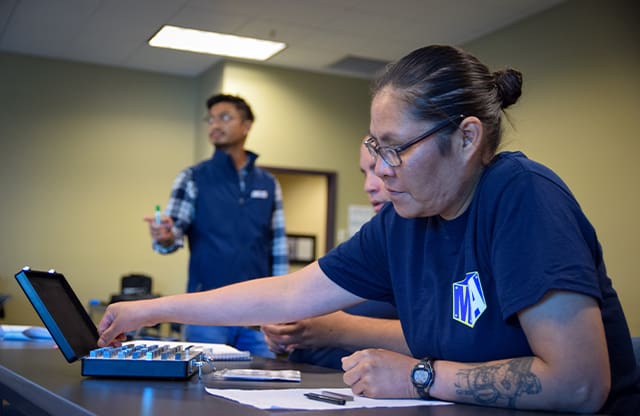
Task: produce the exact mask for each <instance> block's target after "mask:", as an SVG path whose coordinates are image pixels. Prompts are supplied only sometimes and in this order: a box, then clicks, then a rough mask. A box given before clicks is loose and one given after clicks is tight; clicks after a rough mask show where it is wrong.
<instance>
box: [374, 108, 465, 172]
mask: <svg viewBox="0 0 640 416" xmlns="http://www.w3.org/2000/svg"><path fill="white" fill-rule="evenodd" d="M463 118H464V116H463V115H462V114H461V115H459V116H458V117H456V121H457V120H459V121H458V123H459V122H460V121H462V119H463ZM449 124H455V125H457V123H455V122H454V120H450V119H446V120H443V121H441V122H440V123H438V124H436V125H435V126H434V127H433V128H431V129H429V130H428V131H427V132H425V133H424V134H421V135H420V136H418V137H416V138H413V139H411V140H409V141H408V142H406V143H404V144H401V145H400V146H380V144H379V143H378V139H376V138H375V137H373V136H371V135H369V137H368V138H367V140H365V142H364V145H365V147H366V148H367V150H368V151H369V153H370V154H371V156H372V157H373V158H376V157H378V155H379V156H380V157H381V158H382V160H384V162H385V163H386V164H387V165H389V166H391V167H392V168H396V167H398V166H400V165H401V164H402V159H401V158H400V153H402V152H404V151H405V150H407V149H408V148H410V147H411V146H413V145H414V144H416V143H419V142H421V141H422V140H425V139H426V138H428V137H429V136H432V135H434V134H436V133H437V132H439V131H440V130H442V129H443V128H445V127H446V126H447V125H449Z"/></svg>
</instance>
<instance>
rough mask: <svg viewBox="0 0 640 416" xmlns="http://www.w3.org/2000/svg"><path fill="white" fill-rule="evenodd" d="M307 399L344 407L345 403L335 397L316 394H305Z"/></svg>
mask: <svg viewBox="0 0 640 416" xmlns="http://www.w3.org/2000/svg"><path fill="white" fill-rule="evenodd" d="M304 395H305V396H307V398H308V399H311V400H317V401H319V402H326V403H331V404H339V405H341V406H344V405H345V404H346V403H347V402H346V401H345V400H344V399H338V398H337V397H331V396H325V395H322V394H318V393H305V394H304Z"/></svg>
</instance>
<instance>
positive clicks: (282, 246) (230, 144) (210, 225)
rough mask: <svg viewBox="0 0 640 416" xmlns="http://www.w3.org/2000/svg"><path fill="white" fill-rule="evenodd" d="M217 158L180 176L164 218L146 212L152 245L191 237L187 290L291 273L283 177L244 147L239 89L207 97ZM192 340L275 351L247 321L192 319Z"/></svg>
mask: <svg viewBox="0 0 640 416" xmlns="http://www.w3.org/2000/svg"><path fill="white" fill-rule="evenodd" d="M207 108H208V110H209V112H208V115H207V117H205V120H204V121H205V122H206V123H207V125H208V136H209V142H210V143H211V144H212V145H213V146H214V148H215V151H214V154H213V157H212V158H211V159H209V160H206V161H203V162H201V163H199V164H197V165H195V166H191V167H189V168H186V169H184V170H183V171H182V172H180V174H178V176H177V178H176V179H175V181H174V184H173V189H172V191H171V197H170V199H169V202H168V204H167V207H166V210H165V213H166V215H163V216H162V217H161V222H160V223H157V221H156V219H155V218H153V217H145V221H147V222H148V223H149V230H150V233H151V238H152V240H153V243H152V244H153V249H154V250H155V251H157V252H159V253H161V254H168V253H173V252H174V251H176V250H178V249H179V248H181V247H184V237H185V236H186V237H187V238H188V240H189V250H190V258H189V281H188V285H187V291H188V292H198V291H204V290H209V289H214V288H218V287H222V286H226V285H229V284H232V283H236V282H239V281H243V280H249V279H254V278H258V277H264V276H271V275H274V276H276V275H282V274H286V273H287V272H288V256H287V241H286V233H285V226H284V211H283V209H282V191H281V188H280V184H279V183H278V181H277V180H276V179H275V178H274V177H273V175H271V174H270V173H268V172H266V171H265V170H263V169H261V168H259V167H257V166H256V165H255V161H256V159H257V157H258V156H257V155H256V154H255V153H253V152H250V151H247V150H245V142H246V139H247V135H248V133H249V130H250V129H251V126H252V124H253V121H254V119H255V118H254V115H253V112H252V110H251V107H250V106H249V105H248V104H247V102H246V101H245V100H244V99H242V98H240V97H237V96H233V95H225V94H218V95H214V96H212V97H210V98H209V99H208V100H207ZM184 335H185V339H186V340H187V341H191V342H209V343H222V344H228V345H232V346H234V347H236V348H238V349H240V350H244V351H250V352H251V353H252V354H254V355H260V356H267V357H272V356H273V353H272V352H271V351H269V348H268V347H267V345H266V343H265V341H264V338H263V336H262V334H261V333H260V331H258V330H256V329H253V328H246V327H212V326H199V325H187V326H185V332H184Z"/></svg>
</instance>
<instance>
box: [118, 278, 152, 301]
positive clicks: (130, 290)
mask: <svg viewBox="0 0 640 416" xmlns="http://www.w3.org/2000/svg"><path fill="white" fill-rule="evenodd" d="M152 282H153V279H152V278H151V276H147V275H146V274H128V275H126V276H122V278H121V279H120V293H118V294H115V295H111V302H110V303H114V302H122V301H126V300H140V299H149V298H153V297H156V295H153V294H152V292H151V287H152Z"/></svg>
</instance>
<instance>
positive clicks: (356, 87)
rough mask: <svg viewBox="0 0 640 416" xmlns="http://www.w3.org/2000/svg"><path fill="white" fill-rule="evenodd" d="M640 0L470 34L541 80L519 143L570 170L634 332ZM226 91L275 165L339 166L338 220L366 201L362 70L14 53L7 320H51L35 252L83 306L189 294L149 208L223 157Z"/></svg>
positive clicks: (477, 47) (8, 120) (1, 74)
mask: <svg viewBox="0 0 640 416" xmlns="http://www.w3.org/2000/svg"><path fill="white" fill-rule="evenodd" d="M636 10H637V8H636V6H635V4H634V2H633V1H632V0H626V1H622V0H617V1H606V2H605V1H599V0H572V1H569V2H567V3H566V4H563V5H561V6H560V7H558V8H556V9H553V10H551V11H549V12H547V13H544V14H541V15H539V16H535V17H533V18H531V19H529V20H527V21H524V22H521V23H518V24H517V25H514V26H512V27H510V28H507V29H505V30H503V31H501V32H499V33H497V34H494V35H491V36H488V37H485V38H483V39H481V40H479V41H476V42H473V43H470V44H468V45H465V47H467V48H468V49H470V50H471V51H472V52H474V53H476V54H477V55H478V56H479V57H480V58H481V59H482V60H484V61H486V62H487V63H488V64H489V65H491V66H492V67H494V68H497V67H501V66H504V65H512V66H514V67H516V68H519V69H521V70H522V71H523V72H524V76H525V87H524V96H523V98H522V100H521V102H520V103H519V104H517V106H516V107H514V109H513V111H512V112H511V114H512V120H513V124H514V127H515V129H510V130H509V131H508V135H507V139H508V140H509V142H510V147H516V148H521V149H524V150H525V152H526V153H527V154H528V155H529V156H530V157H532V158H534V159H537V160H540V161H542V162H544V163H545V164H547V165H549V166H550V167H552V168H553V169H555V170H556V171H557V172H558V173H559V174H560V175H561V176H562V177H563V178H564V179H565V180H566V181H567V183H568V184H569V186H570V187H571V188H572V189H573V191H574V193H575V194H576V196H577V198H578V199H579V201H580V202H581V204H582V206H583V207H584V209H585V211H586V212H587V214H588V216H589V217H590V218H591V220H592V222H593V224H594V225H595V227H596V228H597V230H598V234H599V236H600V238H601V241H602V243H603V247H604V253H605V258H606V260H607V265H608V268H609V272H610V275H611V276H612V278H613V281H614V285H615V286H616V288H617V289H618V291H619V293H620V296H621V299H622V302H623V306H624V307H625V310H626V313H627V317H628V319H629V323H630V326H631V329H632V333H633V334H634V335H640V303H639V302H638V301H637V299H638V297H639V295H640V283H638V282H637V281H636V279H635V276H634V272H635V267H634V266H635V265H634V264H633V259H634V258H635V255H636V251H637V247H638V243H637V241H636V239H635V236H636V235H638V234H639V231H640V230H639V228H640V226H639V225H638V223H637V222H636V221H635V219H636V215H634V214H635V212H634V210H635V207H636V206H637V205H638V202H639V199H640V198H639V191H638V185H637V179H638V178H639V177H640V175H639V170H640V167H638V163H637V161H636V160H635V159H636V158H635V155H636V154H638V153H640V152H639V150H640V149H639V148H640V140H639V139H638V137H637V136H638V135H637V133H636V130H635V129H634V128H633V127H634V124H633V122H634V121H635V120H634V119H635V117H637V116H638V109H639V108H640V105H639V104H640V102H639V101H640V80H639V79H638V76H637V74H638V68H640V56H639V50H638V46H637V39H639V38H640V36H638V35H639V34H638V29H637V26H636V22H635V17H636V16H637V12H636ZM219 90H225V91H226V92H231V93H239V94H242V95H244V96H246V98H247V99H248V100H249V101H250V102H251V103H252V105H253V106H254V109H255V110H256V114H257V121H256V124H255V126H254V129H253V131H252V132H251V136H250V139H249V142H248V147H249V148H250V149H252V150H255V151H257V152H258V153H260V154H261V157H260V159H259V162H260V163H262V164H264V165H268V166H274V167H291V168H302V169H318V170H333V171H336V172H338V175H339V176H338V212H337V224H338V225H337V227H338V228H342V229H344V228H346V211H347V209H346V207H347V205H348V204H350V203H358V204H359V203H366V200H365V199H364V196H363V195H362V186H361V185H362V184H361V176H360V174H359V173H358V171H357V170H356V169H357V166H356V165H355V161H356V160H357V151H358V148H357V147H358V144H359V138H360V135H361V134H362V133H364V132H365V131H366V129H367V125H368V114H367V113H368V108H367V107H368V85H367V83H366V82H364V81H362V80H356V79H350V78H342V77H330V76H326V75H320V74H313V73H305V72H298V71H290V70H284V69H279V68H270V67H263V66H260V65H252V64H245V63H228V64H226V65H222V66H217V67H215V68H213V69H212V70H210V71H209V72H207V73H206V74H204V75H203V76H202V77H200V78H198V79H184V78H178V77H171V76H161V75H157V74H152V73H143V72H137V71H126V70H121V69H113V68H105V67H99V66H91V65H82V64H75V63H67V62H60V61H51V60H46V59H35V58H26V57H21V56H15V55H7V54H0V170H1V176H0V185H1V188H0V189H2V191H3V193H2V216H1V217H0V233H1V237H0V238H1V240H0V241H1V243H0V291H2V292H7V291H8V292H10V293H12V294H13V299H12V300H11V301H9V303H8V305H7V318H8V322H9V323H13V322H25V323H26V322H34V323H35V322H38V321H37V318H35V316H34V314H33V312H32V311H31V308H30V307H29V306H28V305H27V304H26V301H25V300H24V296H23V295H22V294H21V293H20V292H19V289H18V288H17V286H16V284H15V283H14V279H13V274H14V273H15V272H16V271H17V269H18V268H20V267H21V266H22V265H24V264H29V265H31V266H33V267H37V268H50V267H54V268H56V269H58V270H60V271H62V272H63V273H65V274H67V275H68V277H69V279H70V280H71V283H72V285H73V286H74V287H75V288H76V289H77V292H78V294H79V296H80V298H81V300H82V301H83V302H87V301H88V300H89V299H90V298H94V297H95V298H101V299H104V298H106V297H107V296H108V294H110V293H112V292H115V291H117V290H118V281H119V277H120V276H121V275H122V274H124V273H128V272H131V271H142V272H147V273H150V274H152V275H154V276H155V277H156V281H155V283H156V291H159V292H162V293H165V294H168V293H177V292H181V291H182V290H183V289H184V286H185V279H186V260H187V256H186V253H185V252H181V253H179V254H175V255H172V256H166V257H163V256H159V255H156V254H154V253H152V252H151V250H150V248H149V241H148V236H147V232H146V228H145V225H144V224H143V223H142V221H141V217H142V216H143V215H144V214H146V213H150V212H151V210H152V208H153V206H154V205H155V204H157V203H161V204H163V205H164V204H165V202H166V199H167V197H168V192H169V187H170V184H171V182H172V181H173V178H174V176H175V175H176V173H177V172H178V171H179V170H180V169H182V168H183V167H185V166H187V165H189V164H192V163H193V162H194V161H196V160H200V159H203V158H206V157H208V156H209V155H210V152H211V151H210V148H209V146H208V144H207V142H206V138H205V137H204V135H203V130H202V126H201V123H198V122H197V120H199V119H200V118H201V117H202V116H203V115H204V104H203V102H204V99H205V98H206V97H207V96H208V95H209V94H210V93H211V92H216V91H219Z"/></svg>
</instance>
